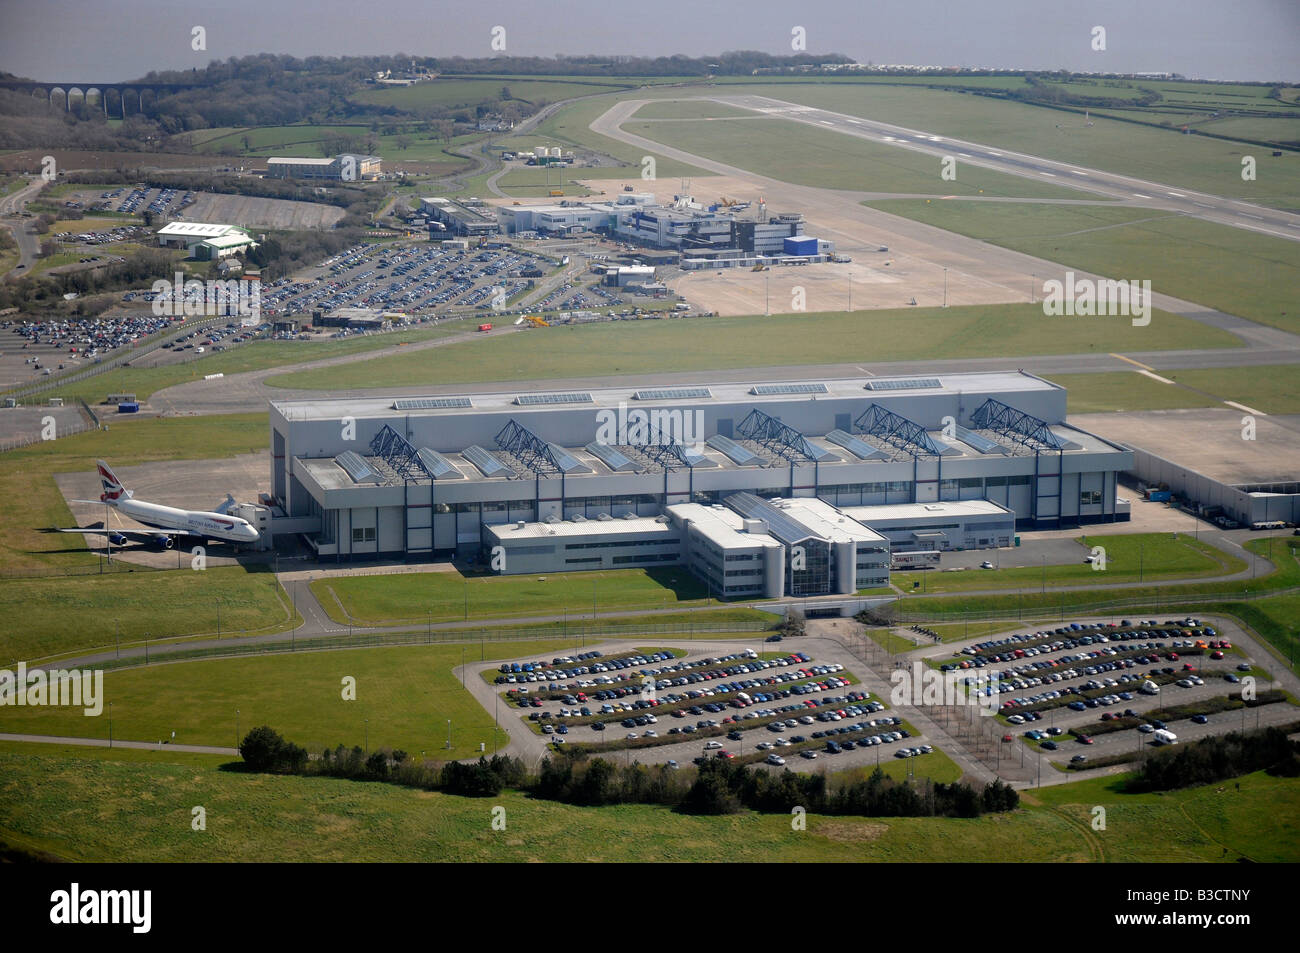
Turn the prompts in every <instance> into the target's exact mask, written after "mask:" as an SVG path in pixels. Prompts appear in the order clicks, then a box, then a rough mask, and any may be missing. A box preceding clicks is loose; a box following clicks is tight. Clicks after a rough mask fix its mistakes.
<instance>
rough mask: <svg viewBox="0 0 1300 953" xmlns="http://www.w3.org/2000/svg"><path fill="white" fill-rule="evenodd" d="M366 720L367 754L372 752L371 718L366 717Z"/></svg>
mask: <svg viewBox="0 0 1300 953" xmlns="http://www.w3.org/2000/svg"><path fill="white" fill-rule="evenodd" d="M365 722H366V754H370V719H369V718H367V719H365Z"/></svg>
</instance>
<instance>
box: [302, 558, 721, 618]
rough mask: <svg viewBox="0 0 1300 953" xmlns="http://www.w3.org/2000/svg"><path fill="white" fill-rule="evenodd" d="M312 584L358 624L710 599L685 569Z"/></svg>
mask: <svg viewBox="0 0 1300 953" xmlns="http://www.w3.org/2000/svg"><path fill="white" fill-rule="evenodd" d="M311 588H312V592H313V593H315V594H316V598H317V599H318V600H320V603H321V605H322V606H324V607H325V611H326V612H328V613H329V614H330V618H332V619H334V621H335V622H342V623H345V624H346V623H349V622H350V623H352V624H354V625H374V624H379V623H395V624H396V623H401V622H417V623H424V622H428V621H431V622H452V621H455V620H457V619H476V618H477V619H482V618H506V617H510V616H529V615H557V616H558V615H560V614H561V613H563V612H565V611H566V610H571V611H573V612H609V611H613V610H620V611H621V610H624V609H671V608H675V607H680V606H697V605H706V604H708V602H709V601H710V600H709V598H708V595H709V594H708V590H707V589H705V587H704V585H703V583H701V582H700V581H699V580H698V579H697V578H696V577H695V576H693V575H692V574H691V573H689V572H687V571H686V570H685V569H684V568H670V569H655V570H645V569H620V570H610V571H604V572H564V573H550V574H548V575H546V576H538V577H533V576H462V575H460V574H459V573H446V572H434V573H396V574H392V575H382V576H337V577H334V578H331V579H318V580H316V581H315V582H313V583H312V584H311Z"/></svg>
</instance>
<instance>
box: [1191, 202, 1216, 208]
mask: <svg viewBox="0 0 1300 953" xmlns="http://www.w3.org/2000/svg"><path fill="white" fill-rule="evenodd" d="M1192 204H1193V205H1195V206H1198V207H1199V208H1214V206H1213V205H1206V204H1205V203H1204V202H1193V203H1192Z"/></svg>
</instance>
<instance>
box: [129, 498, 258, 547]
mask: <svg viewBox="0 0 1300 953" xmlns="http://www.w3.org/2000/svg"><path fill="white" fill-rule="evenodd" d="M108 505H109V506H112V507H113V508H114V509H115V510H117V511H118V512H119V513H121V514H122V515H123V516H129V517H130V518H131V519H133V520H135V521H136V522H137V523H140V524H142V525H144V526H148V527H150V528H151V529H158V530H165V531H168V532H172V533H186V534H188V535H190V536H197V537H201V538H206V539H219V540H221V541H223V542H227V543H252V542H255V541H256V540H257V530H256V529H254V528H253V526H252V524H251V523H249V522H248V521H247V520H242V519H239V518H238V517H234V516H226V515H225V514H223V513H209V512H204V511H201V510H182V509H177V508H176V507H174V506H163V505H162V504H160V503H146V502H144V501H143V500H132V499H129V498H128V499H121V500H110V501H108Z"/></svg>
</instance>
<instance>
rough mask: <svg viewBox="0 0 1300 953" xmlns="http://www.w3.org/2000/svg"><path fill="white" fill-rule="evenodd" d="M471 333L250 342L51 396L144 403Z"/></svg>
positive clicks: (127, 370) (130, 370) (462, 324)
mask: <svg viewBox="0 0 1300 953" xmlns="http://www.w3.org/2000/svg"><path fill="white" fill-rule="evenodd" d="M471 330H473V329H472V327H471V326H470V322H468V321H453V322H448V323H446V324H441V325H437V326H430V327H416V328H410V329H408V330H403V331H391V332H388V333H386V334H376V335H369V336H358V337H350V338H344V339H342V340H338V341H334V340H325V341H250V342H249V343H247V344H242V345H237V346H235V347H232V348H231V349H230V350H227V351H221V352H213V353H211V354H206V355H204V356H203V357H201V358H199V359H198V360H196V361H186V362H184V363H180V364H163V365H160V366H158V367H122V368H117V369H115V370H111V371H105V372H104V373H103V374H96V375H94V376H93V377H89V378H86V379H85V380H81V381H77V382H75V383H71V384H66V385H64V386H63V387H58V388H55V389H54V390H51V391H50V392H49V396H52V397H62V398H64V399H65V400H67V401H69V402H71V401H73V400H76V399H77V398H78V397H80V398H82V399H83V400H85V401H86V403H88V404H91V405H94V404H97V403H99V402H100V401H101V400H103V399H104V395H105V394H112V393H130V394H135V395H136V396H137V397H138V398H139V399H140V400H148V399H149V397H150V396H152V394H153V393H154V392H155V391H158V390H162V389H163V388H164V387H171V386H173V385H175V384H183V383H185V382H186V381H197V380H202V379H203V377H204V375H206V374H238V373H241V372H243V371H260V370H265V369H267V368H270V367H280V366H282V365H287V364H300V363H304V362H306V361H317V360H323V359H325V358H330V357H342V356H343V355H346V354H360V353H363V352H365V351H381V350H385V349H389V348H397V347H399V346H400V345H402V344H412V343H415V342H417V341H429V340H433V339H434V338H441V337H448V336H450V335H453V334H463V333H466V332H468V331H471Z"/></svg>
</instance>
